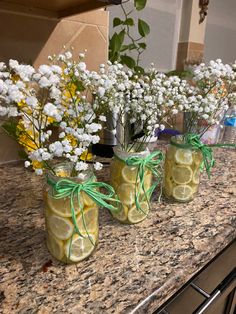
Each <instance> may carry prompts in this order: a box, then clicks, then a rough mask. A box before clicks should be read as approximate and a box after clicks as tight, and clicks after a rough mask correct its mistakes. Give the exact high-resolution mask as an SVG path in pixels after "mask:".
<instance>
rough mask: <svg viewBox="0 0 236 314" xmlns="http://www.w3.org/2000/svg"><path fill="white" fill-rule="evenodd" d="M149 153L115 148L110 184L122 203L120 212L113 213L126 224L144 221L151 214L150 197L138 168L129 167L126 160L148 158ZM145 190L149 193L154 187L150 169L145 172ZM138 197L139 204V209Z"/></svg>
mask: <svg viewBox="0 0 236 314" xmlns="http://www.w3.org/2000/svg"><path fill="white" fill-rule="evenodd" d="M149 153H150V152H149V151H143V152H139V153H134V152H126V151H122V150H121V149H120V148H119V147H115V148H114V157H113V160H112V162H111V166H110V171H111V172H110V182H111V185H112V186H113V188H114V190H115V191H116V193H117V196H118V198H119V200H120V202H121V205H120V212H119V213H114V212H113V213H112V215H113V217H114V218H116V219H117V220H119V221H120V222H122V223H124V224H135V223H139V222H141V221H142V220H144V219H145V218H146V217H147V215H148V212H149V198H150V195H147V194H145V193H144V191H143V189H142V187H141V184H140V178H139V175H138V167H137V166H128V165H127V164H126V160H127V159H128V158H129V157H133V156H135V157H140V158H143V157H146V156H148V155H149ZM143 186H144V190H145V191H148V190H149V189H150V188H151V186H152V173H151V171H150V170H149V169H145V172H144V182H143ZM137 196H138V204H139V206H138V207H139V208H138V207H137Z"/></svg>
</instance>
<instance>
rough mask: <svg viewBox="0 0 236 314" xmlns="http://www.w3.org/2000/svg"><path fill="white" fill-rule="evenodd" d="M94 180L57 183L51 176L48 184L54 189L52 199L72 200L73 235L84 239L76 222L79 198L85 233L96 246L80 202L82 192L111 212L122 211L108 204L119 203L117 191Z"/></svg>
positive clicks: (64, 180) (65, 180)
mask: <svg viewBox="0 0 236 314" xmlns="http://www.w3.org/2000/svg"><path fill="white" fill-rule="evenodd" d="M94 180H95V177H94V176H93V177H91V178H90V179H89V180H88V181H86V182H84V183H77V182H73V181H71V180H69V179H61V180H59V181H57V182H55V181H54V180H52V179H51V178H50V177H49V176H47V182H48V184H49V185H50V186H51V187H52V188H53V195H52V197H53V198H54V199H62V198H66V197H69V198H70V208H71V216H72V221H73V224H74V232H73V235H74V234H75V233H77V234H78V235H80V236H81V237H84V236H83V235H82V234H81V232H80V230H79V228H78V225H77V222H76V214H75V206H74V198H75V197H76V198H77V201H78V204H79V207H80V208H81V215H82V221H83V225H84V228H85V231H86V233H87V235H88V238H89V240H90V242H91V243H92V244H93V246H95V243H94V242H93V239H92V238H91V237H90V235H89V233H88V230H87V227H86V222H85V219H84V209H83V206H82V204H81V201H80V197H81V192H82V191H83V192H85V193H86V194H87V195H88V196H89V197H90V198H91V199H92V200H93V201H94V202H95V203H96V204H97V205H98V206H99V207H105V208H108V209H109V210H110V211H114V212H117V211H119V210H120V209H119V208H118V207H114V206H112V205H111V204H109V203H107V201H109V202H116V203H117V202H118V203H119V200H118V199H117V198H113V197H114V195H115V191H114V189H113V187H112V186H110V185H109V184H107V183H104V182H96V181H94ZM100 188H103V189H105V190H106V191H107V192H108V193H107V194H103V193H100V192H99V189H100ZM73 235H72V237H71V241H70V248H69V257H70V251H71V243H72V238H73Z"/></svg>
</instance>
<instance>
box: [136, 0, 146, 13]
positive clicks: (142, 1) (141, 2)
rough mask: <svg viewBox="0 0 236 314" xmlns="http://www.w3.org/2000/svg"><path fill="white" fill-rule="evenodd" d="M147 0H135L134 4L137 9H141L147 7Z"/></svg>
mask: <svg viewBox="0 0 236 314" xmlns="http://www.w3.org/2000/svg"><path fill="white" fill-rule="evenodd" d="M146 4H147V0H134V6H135V8H136V10H138V11H140V10H142V9H144V8H145V6H146Z"/></svg>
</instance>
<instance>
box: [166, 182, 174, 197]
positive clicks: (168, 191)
mask: <svg viewBox="0 0 236 314" xmlns="http://www.w3.org/2000/svg"><path fill="white" fill-rule="evenodd" d="M172 189H173V184H172V182H171V180H170V179H169V178H165V184H164V191H165V194H166V196H171V195H172Z"/></svg>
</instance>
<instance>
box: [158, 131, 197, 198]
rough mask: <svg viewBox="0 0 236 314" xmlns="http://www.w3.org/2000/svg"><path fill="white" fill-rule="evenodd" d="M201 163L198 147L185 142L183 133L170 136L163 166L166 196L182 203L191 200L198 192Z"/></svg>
mask: <svg viewBox="0 0 236 314" xmlns="http://www.w3.org/2000/svg"><path fill="white" fill-rule="evenodd" d="M178 145H179V146H178ZM201 164H202V153H201V151H200V150H199V149H194V148H193V147H192V146H191V145H189V144H186V143H185V141H184V136H183V135H177V136H174V137H172V138H171V143H170V145H169V147H168V149H167V152H166V157H165V166H164V193H165V195H166V197H168V198H170V199H173V200H175V201H178V202H183V203H185V202H189V201H191V200H193V199H194V197H195V196H196V194H197V192H198V187H199V183H200V167H201Z"/></svg>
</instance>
